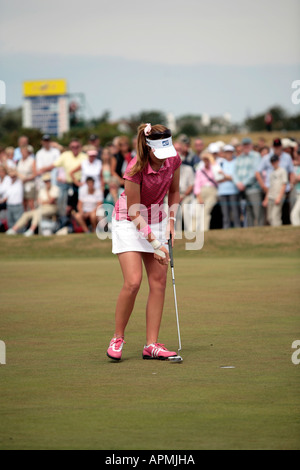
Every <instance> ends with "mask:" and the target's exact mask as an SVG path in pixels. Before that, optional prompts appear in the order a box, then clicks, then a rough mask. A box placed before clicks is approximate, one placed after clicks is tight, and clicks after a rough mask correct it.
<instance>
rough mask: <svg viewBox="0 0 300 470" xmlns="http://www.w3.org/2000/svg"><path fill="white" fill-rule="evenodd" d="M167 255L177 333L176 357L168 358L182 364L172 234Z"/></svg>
mask: <svg viewBox="0 0 300 470" xmlns="http://www.w3.org/2000/svg"><path fill="white" fill-rule="evenodd" d="M168 243H169V255H170V266H171V272H172V282H173V291H174V302H175V312H176V322H177V332H178V355H177V356H173V357H169V358H168V361H169V362H182V361H183V359H182V357H181V356H180V355H179V351H181V337H180V327H179V316H178V307H177V296H176V287H175V274H174V258H173V247H172V234H170V238H169V242H168Z"/></svg>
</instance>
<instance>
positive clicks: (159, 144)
mask: <svg viewBox="0 0 300 470" xmlns="http://www.w3.org/2000/svg"><path fill="white" fill-rule="evenodd" d="M146 142H147V145H149V147H151V150H152V152H153V153H154V155H155V156H156V158H158V159H159V160H164V159H165V158H170V157H176V155H177V152H176V150H175V147H174V145H173V143H172V137H167V138H166V139H159V140H150V139H146Z"/></svg>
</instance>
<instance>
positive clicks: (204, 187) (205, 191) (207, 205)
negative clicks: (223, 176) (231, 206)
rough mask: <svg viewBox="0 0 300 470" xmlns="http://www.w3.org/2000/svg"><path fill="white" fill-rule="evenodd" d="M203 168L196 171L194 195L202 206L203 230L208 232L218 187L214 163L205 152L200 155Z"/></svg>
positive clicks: (212, 158)
mask: <svg viewBox="0 0 300 470" xmlns="http://www.w3.org/2000/svg"><path fill="white" fill-rule="evenodd" d="M201 158H202V161H203V163H204V167H203V166H201V167H200V168H199V169H198V170H197V171H196V176H195V183H194V194H195V196H196V197H197V200H198V202H199V203H200V204H204V230H205V231H207V230H209V227H210V220H211V213H212V210H213V208H214V206H215V205H216V203H217V201H218V190H217V188H218V185H217V183H216V181H215V177H214V173H213V170H212V166H213V165H214V163H215V160H214V157H213V155H212V154H210V153H208V152H206V153H204V154H202V157H201Z"/></svg>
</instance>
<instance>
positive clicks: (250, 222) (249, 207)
mask: <svg viewBox="0 0 300 470" xmlns="http://www.w3.org/2000/svg"><path fill="white" fill-rule="evenodd" d="M242 146H243V152H242V153H241V155H239V157H237V158H236V162H235V166H234V173H233V176H232V181H233V182H234V184H235V185H236V187H237V188H238V190H239V192H240V196H241V197H244V198H245V201H246V223H245V225H247V226H248V227H253V226H254V225H263V211H262V204H261V203H262V193H261V188H260V186H259V184H258V182H257V180H256V177H255V174H256V171H257V168H258V166H259V162H260V158H261V157H260V155H259V154H258V153H257V152H255V151H253V148H252V140H251V139H250V138H248V137H246V138H244V139H243V140H242Z"/></svg>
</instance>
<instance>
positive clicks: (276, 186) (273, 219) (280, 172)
mask: <svg viewBox="0 0 300 470" xmlns="http://www.w3.org/2000/svg"><path fill="white" fill-rule="evenodd" d="M270 162H271V165H272V167H273V171H272V173H271V174H270V185H269V188H268V191H267V193H266V196H265V199H264V201H263V206H264V207H266V208H267V220H268V222H269V224H270V225H272V226H274V227H278V226H280V225H281V224H282V206H283V201H284V195H285V189H286V185H287V183H288V175H287V172H286V170H285V169H284V168H282V167H280V166H279V157H278V155H272V156H271V158H270Z"/></svg>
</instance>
